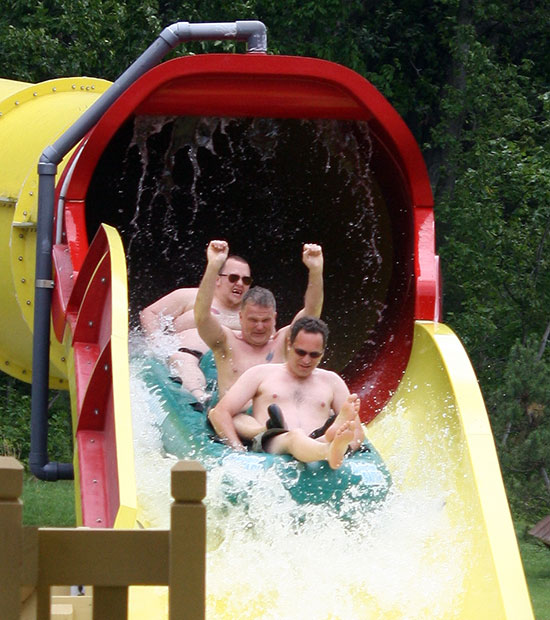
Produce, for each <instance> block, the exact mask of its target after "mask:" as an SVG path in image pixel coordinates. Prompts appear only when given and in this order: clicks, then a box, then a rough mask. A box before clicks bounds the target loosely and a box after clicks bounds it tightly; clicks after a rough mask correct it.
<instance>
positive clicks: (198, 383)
mask: <svg viewBox="0 0 550 620" xmlns="http://www.w3.org/2000/svg"><path fill="white" fill-rule="evenodd" d="M169 363H170V372H171V373H172V374H174V375H176V376H177V377H179V378H180V379H181V384H182V387H183V388H185V389H186V390H188V391H189V392H191V394H193V396H195V398H196V399H197V400H198V401H199V402H201V403H202V402H204V399H205V389H206V379H205V377H204V374H203V372H202V370H201V369H200V367H199V360H198V358H197V357H196V356H195V355H192V354H191V353H183V352H182V351H178V352H177V353H174V354H173V355H171V356H170V360H169Z"/></svg>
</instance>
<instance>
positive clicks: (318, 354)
mask: <svg viewBox="0 0 550 620" xmlns="http://www.w3.org/2000/svg"><path fill="white" fill-rule="evenodd" d="M292 348H293V349H294V353H296V355H298V356H300V357H305V356H306V355H309V357H311V359H312V360H316V359H318V358H319V357H321V355H323V353H324V351H304V350H303V349H297V348H296V347H292Z"/></svg>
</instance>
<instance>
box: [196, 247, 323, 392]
mask: <svg viewBox="0 0 550 620" xmlns="http://www.w3.org/2000/svg"><path fill="white" fill-rule="evenodd" d="M228 251H229V246H228V244H227V242H226V241H211V242H210V244H209V245H208V249H207V259H208V262H207V265H206V270H205V272H204V276H203V278H202V281H201V283H200V286H199V290H198V293H197V297H196V300H195V322H196V324H197V329H198V332H199V335H200V337H201V338H202V340H204V342H205V343H206V344H207V345H208V346H209V347H210V348H211V349H212V352H213V354H214V358H215V360H216V368H217V371H218V392H219V396H220V397H222V396H223V395H224V394H225V392H226V391H227V390H228V389H229V387H230V386H231V385H233V383H234V382H235V381H236V380H237V378H238V377H240V376H241V375H242V373H243V372H244V371H245V370H247V369H248V368H250V367H252V366H256V365H257V364H265V363H270V362H282V361H283V360H284V358H285V338H286V336H287V334H288V330H289V329H290V326H287V327H283V328H282V329H280V330H279V331H277V332H276V331H275V320H276V318H277V314H276V310H275V298H274V297H273V294H272V293H271V292H270V291H268V290H267V289H264V288H260V287H254V288H252V289H250V290H249V291H248V292H247V293H246V294H245V295H244V296H243V301H242V305H241V310H240V313H239V317H240V321H241V331H240V332H235V331H232V330H231V329H229V328H228V327H226V326H225V325H222V324H221V322H220V321H219V320H218V318H217V317H216V316H215V315H214V314H212V313H211V312H210V311H209V309H210V306H211V304H212V298H213V295H214V291H215V283H216V278H217V274H218V272H219V269H220V266H221V265H222V264H223V263H224V261H225V260H226V257H227V254H228ZM302 260H303V262H304V264H305V266H306V267H307V268H308V270H309V279H308V286H307V290H306V294H305V298H304V308H303V309H302V310H301V311H300V312H299V313H298V314H297V315H296V317H295V319H296V318H298V317H299V316H302V315H308V316H316V317H318V316H319V315H320V314H321V309H322V305H323V253H322V250H321V247H320V246H319V245H316V244H305V245H304V247H303V253H302Z"/></svg>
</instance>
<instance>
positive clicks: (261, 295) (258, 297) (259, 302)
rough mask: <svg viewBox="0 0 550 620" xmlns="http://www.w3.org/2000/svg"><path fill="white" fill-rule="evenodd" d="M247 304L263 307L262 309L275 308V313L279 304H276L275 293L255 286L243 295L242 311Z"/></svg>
mask: <svg viewBox="0 0 550 620" xmlns="http://www.w3.org/2000/svg"><path fill="white" fill-rule="evenodd" d="M247 304H255V305H256V306H261V307H262V308H273V310H274V311H276V310H277V303H276V302H275V297H274V296H273V293H272V292H271V291H269V290H268V289H266V288H262V287H261V286H253V287H252V288H249V289H248V291H246V293H245V294H244V295H243V300H242V303H241V310H242V309H243V308H244V307H245V306H246V305H247Z"/></svg>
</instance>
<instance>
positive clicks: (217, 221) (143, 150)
mask: <svg viewBox="0 0 550 620" xmlns="http://www.w3.org/2000/svg"><path fill="white" fill-rule="evenodd" d="M373 148H374V147H373V144H372V138H371V135H370V132H369V128H368V124H367V123H364V122H355V121H340V120H297V119H270V118H240V119H231V118H217V117H212V118H211V117H204V118H203V117H147V116H138V117H136V118H134V119H133V120H132V121H131V122H128V123H127V124H126V125H125V126H123V127H122V128H121V129H120V130H119V132H118V134H116V136H115V137H114V138H113V140H112V141H111V143H110V144H109V145H108V147H107V148H106V149H105V152H104V154H103V156H102V159H101V160H100V162H99V163H98V166H97V168H96V171H95V174H94V178H93V179H92V182H91V184H90V188H89V191H88V196H87V205H88V206H87V209H86V217H87V228H88V231H89V234H90V236H91V235H92V234H93V232H94V231H95V230H96V229H97V227H98V226H99V224H100V223H101V222H107V223H111V224H112V225H113V226H115V227H116V228H117V229H118V230H119V232H120V234H121V236H122V239H123V242H124V244H125V247H126V254H127V260H128V272H129V284H130V301H131V308H132V315H131V316H132V318H133V320H134V322H135V321H136V317H137V311H138V310H140V309H141V308H143V307H145V306H146V305H148V304H149V303H152V302H153V301H154V300H155V299H158V298H159V297H161V296H162V295H164V294H166V293H167V292H168V291H170V290H173V289H174V288H176V287H178V286H197V284H198V282H199V280H200V277H201V275H202V272H203V270H204V264H205V248H206V245H207V243H208V241H209V240H210V239H212V238H223V239H227V240H228V241H229V243H230V251H231V252H232V253H234V254H239V255H241V256H244V257H245V258H247V259H248V260H249V262H250V264H251V266H252V271H253V276H254V279H255V282H256V283H257V284H260V285H262V286H266V287H268V288H270V289H271V290H273V292H274V294H275V296H276V298H277V301H278V314H279V322H280V325H284V324H286V323H288V322H289V321H290V320H291V319H292V317H293V316H294V314H295V313H296V312H297V311H298V310H299V309H300V308H301V303H302V300H303V294H304V288H305V281H306V271H305V269H304V267H303V266H302V265H301V246H302V244H303V243H307V242H317V243H321V244H322V246H323V250H324V254H325V307H324V312H323V317H324V318H325V320H326V321H327V323H328V324H329V326H331V328H332V330H333V336H334V335H336V332H337V334H338V347H335V348H334V351H333V352H332V353H331V354H330V355H329V356H328V357H327V359H326V361H327V362H330V364H331V366H332V367H337V368H341V367H343V366H344V365H345V363H347V362H348V361H349V360H350V359H351V358H352V356H353V354H354V352H356V351H357V349H358V348H360V347H361V346H363V345H364V344H365V342H368V341H369V340H370V341H372V342H373V343H374V342H375V338H374V334H375V333H376V328H377V325H379V324H380V322H381V321H382V320H383V319H384V312H385V309H386V304H387V289H388V287H389V282H390V278H391V273H392V271H391V269H392V267H391V266H392V264H393V261H394V256H393V254H394V253H395V252H396V251H404V250H402V249H401V248H400V246H399V247H397V248H394V247H393V246H394V244H393V241H392V240H391V233H390V229H391V225H390V214H389V211H391V209H394V208H395V206H394V205H393V202H392V203H391V204H386V203H385V201H384V199H383V198H382V192H381V188H380V187H379V185H378V182H377V180H376V175H375V174H374V170H373V169H372V163H371V160H372V157H373ZM282 273H284V274H285V277H284V278H281V274H282ZM402 288H403V285H402V284H400V283H398V282H394V283H392V289H391V295H392V296H393V297H395V298H396V299H398V298H399V296H400V295H401V294H402V290H401V289H402ZM342 300H345V303H342ZM356 333H360V334H361V341H360V342H358V341H357V339H356V337H355V334H356ZM333 340H334V338H333ZM336 351H337V353H336Z"/></svg>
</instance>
